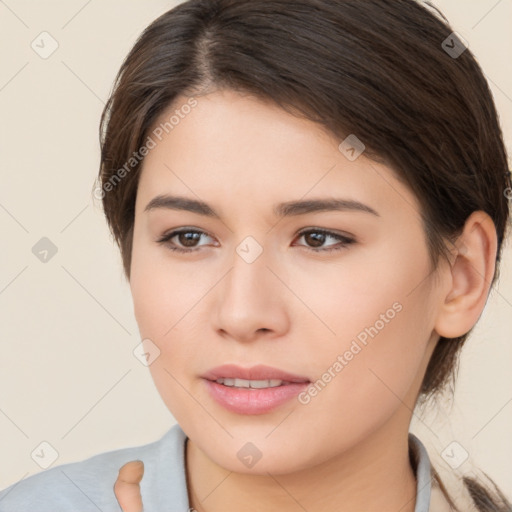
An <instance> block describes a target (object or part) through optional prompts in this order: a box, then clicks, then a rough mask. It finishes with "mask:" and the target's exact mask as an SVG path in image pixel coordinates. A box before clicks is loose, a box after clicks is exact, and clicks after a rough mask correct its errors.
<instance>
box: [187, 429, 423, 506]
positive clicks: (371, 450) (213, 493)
mask: <svg viewBox="0 0 512 512" xmlns="http://www.w3.org/2000/svg"><path fill="white" fill-rule="evenodd" d="M391 423H393V424H389V425H386V426H385V427H384V428H382V429H380V430H378V431H376V432H374V433H372V434H371V435H369V436H367V437H366V438H364V439H363V440H362V441H360V442H359V443H357V444H356V445H354V446H353V447H352V448H351V449H350V450H349V451H347V452H344V453H342V454H339V455H337V456H335V457H333V458H331V459H329V460H327V461H325V462H324V463H322V464H320V465H317V466H315V467H311V468H307V469H305V470H301V471H297V472H294V473H288V474H279V475H271V474H267V475H250V474H241V473H234V472H231V471H228V470H226V469H224V468H222V467H220V466H218V465H217V464H216V463H215V462H214V461H212V460H211V459H210V458H209V457H208V456H207V455H206V454H205V453H204V452H203V451H201V450H200V449H199V448H198V447H197V446H196V445H195V444H194V443H193V442H192V441H191V440H190V439H188V440H187V445H186V460H187V481H188V487H189V489H188V490H189V502H190V506H191V507H193V508H194V509H195V510H196V511H197V512H220V511H225V510H237V509H240V510H246V511H249V512H252V511H259V510H265V511H267V512H278V511H279V512H292V511H293V512H296V511H300V510H307V511H308V512H317V511H318V512H320V511H322V512H331V511H332V512H334V511H336V512H345V511H346V512H353V511H360V510H364V511H365V512H373V511H375V512H377V511H379V512H386V511H389V512H391V511H392V512H396V511H398V510H399V511H400V512H414V508H415V501H416V478H415V475H414V471H413V468H412V467H411V463H410V459H409V445H408V430H407V429H405V428H402V429H400V430H398V429H397V428H396V424H394V422H391ZM402 424H403V423H402Z"/></svg>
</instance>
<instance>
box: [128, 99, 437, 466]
mask: <svg viewBox="0 0 512 512" xmlns="http://www.w3.org/2000/svg"><path fill="white" fill-rule="evenodd" d="M196 102H197V103H196ZM187 104H188V105H189V107H183V105H187ZM190 105H195V106H192V107H190ZM176 110H177V111H178V112H177V113H176V112H175V111H176ZM173 114H174V116H175V117H174V118H173V120H172V121H171V122H170V123H169V124H167V126H166V129H162V127H160V129H157V130H156V131H154V132H153V135H151V137H152V139H153V141H154V142H155V143H156V146H155V147H153V148H152V149H151V150H150V152H149V154H148V155H147V156H146V158H145V161H144V166H143V170H142V174H141V177H140V182H139V185H138V194H137V201H136V213H135V227H134V239H133V253H132V266H131V281H130V284H131V290H132V294H133V301H134V312H135V316H136V319H137V322H138V325H139V329H140V334H141V337H142V339H146V341H145V342H144V343H145V344H146V348H147V349H148V351H149V352H150V353H152V354H153V355H152V356H150V362H151V361H152V362H151V364H150V366H149V367H150V371H151V374H152V377H153V379H154V381H155V384H156V387H157V389H158V391H159V393H160V395H161V397H162V399H163V401H164V402H165V404H166V405H167V407H168V408H169V410H170V411H171V413H172V414H173V415H174V417H175V418H176V420H177V421H178V423H179V424H180V425H181V427H182V428H183V430H184V431H185V433H186V434H187V436H188V437H189V438H190V439H191V441H192V442H193V443H194V444H195V445H196V446H197V447H199V448H200V449H201V450H202V451H203V452H204V454H206V455H207V456H208V457H209V458H210V459H211V460H213V461H214V462H215V463H217V464H219V465H221V466H223V467H225V468H226V469H228V470H231V471H238V472H253V473H260V474H264V473H265V472H267V471H269V472H273V473H274V474H279V473H286V472H291V471H294V470H298V469H301V468H307V467H311V466H313V465H315V464H319V463H321V462H325V461H327V460H328V459H330V458H331V457H333V456H336V455H338V454H343V453H348V450H349V449H350V448H352V447H354V446H355V445H356V444H357V443H359V442H361V441H362V440H365V439H369V438H371V436H372V435H373V434H375V435H377V434H378V433H381V435H384V433H385V432H386V431H389V432H395V433H396V432H397V431H399V432H400V435H405V433H406V432H407V429H408V425H409V421H410V416H411V410H412V409H413V407H414V403H415V400H416V396H417V392H418V389H419V386H420V383H421V379H422V377H423V373H424V371H425V368H426V365H427V363H428V359H429V357H430V355H431V353H432V350H433V348H434V346H435V342H436V340H437V335H436V333H435V330H434V329H435V323H436V316H437V312H438V311H439V308H440V304H441V296H442V293H441V291H442V290H441V285H442V281H440V280H434V275H433V273H432V271H431V266H430V260H429V256H428V251H427V246H426V241H425V237H424V232H423V227H422V223H421V216H420V214H419V211H420V208H419V205H418V202H417V200H416V198H415V197H414V195H413V194H412V193H411V192H410V191H409V190H408V189H407V188H405V186H404V185H403V184H402V183H401V182H399V181H398V180H397V179H396V178H395V177H394V175H393V173H392V172H391V170H390V169H389V168H387V167H385V166H384V165H379V164H377V163H375V162H373V161H371V160H369V159H367V158H366V157H365V154H364V152H363V153H362V154H360V155H359V156H358V153H359V151H360V150H361V149H362V148H361V147H360V146H359V145H358V144H359V143H358V142H357V140H356V143H354V139H353V137H351V138H349V139H348V141H346V142H345V143H344V144H342V145H341V149H340V147H339V146H340V143H342V142H343V141H342V140H338V139H336V138H334V137H333V136H332V135H328V134H327V133H326V132H325V131H324V130H322V129H321V128H320V127H319V126H318V125H316V124H314V123H312V122H310V121H307V120H304V119H299V118H297V117H294V116H292V115H290V114H288V113H286V112H284V111H283V110H281V109H279V108H278V107H276V106H273V105H270V104H268V103H264V102H262V101H261V100H258V99H255V98H253V97H250V96H247V95H245V96H243V95H240V94H239V93H236V92H232V91H224V92H215V93H211V94H209V95H207V96H203V97H199V98H197V99H196V100H195V101H189V102H188V103H187V98H180V99H179V100H178V101H177V102H176V103H175V104H174V105H173V107H172V109H168V110H167V111H166V113H165V115H163V116H162V117H161V119H159V121H158V123H157V125H158V124H159V123H160V122H162V123H165V122H166V121H169V119H170V117H171V116H172V115H173ZM157 125H155V128H158V126H157ZM155 134H157V135H158V136H155ZM355 135H356V136H357V134H355ZM159 139H161V140H159ZM362 142H363V143H364V141H362ZM354 144H355V145H354ZM151 145H153V144H151ZM351 148H352V149H351ZM157 197H160V199H159V200H157V201H154V199H155V198H157ZM171 198H175V199H176V198H180V201H176V200H171ZM323 201H325V202H334V201H339V202H338V203H337V205H334V206H333V204H331V205H329V204H328V205H327V206H325V207H319V204H320V203H319V202H323ZM203 203H204V204H203ZM295 203H296V204H295ZM206 205H207V206H206ZM178 230H179V231H181V232H182V234H176V233H173V232H174V231H178ZM169 234H170V235H171V236H170V237H167V238H168V240H167V241H166V242H159V240H161V239H162V238H164V237H165V235H169ZM172 248H176V249H181V250H182V251H187V252H179V251H178V250H176V251H173V250H172ZM148 340H150V341H148ZM156 347H157V348H158V350H159V355H158V357H156V359H154V360H153V358H154V357H155V354H158V350H157V349H156ZM227 364H229V365H235V366H236V367H239V368H241V370H240V369H239V370H237V369H236V368H235V369H234V371H233V372H232V373H226V371H224V370H222V369H220V370H218V371H216V370H215V369H216V368H218V367H219V366H222V365H227ZM261 365H264V366H267V367H271V368H273V370H268V372H267V373H265V372H261V371H260V372H258V371H256V370H258V369H254V367H256V366H261ZM260 369H261V368H260ZM232 370H233V369H232ZM243 370H247V372H245V373H244V371H243ZM253 370H254V371H253ZM280 372H281V373H280ZM283 372H286V373H287V374H292V376H294V377H295V379H292V377H291V376H284V375H282V373H283ZM219 376H220V377H219ZM222 376H224V377H225V378H228V379H231V378H237V377H238V378H241V379H243V380H242V381H238V380H236V381H233V380H228V381H224V384H222V383H218V382H213V381H214V380H216V379H217V377H219V378H221V377H222ZM287 379H288V380H287ZM292 380H297V381H302V382H296V383H294V384H290V382H291V381H292ZM248 381H249V382H248ZM221 382H222V381H221ZM226 384H227V385H226ZM230 384H235V387H232V386H230ZM248 385H249V386H254V387H258V388H262V389H259V390H257V389H249V388H247V387H246V386H248ZM390 435H391V434H390ZM258 459H259V460H258ZM251 461H252V462H251ZM254 461H256V462H254ZM252 466H254V468H253V469H252Z"/></svg>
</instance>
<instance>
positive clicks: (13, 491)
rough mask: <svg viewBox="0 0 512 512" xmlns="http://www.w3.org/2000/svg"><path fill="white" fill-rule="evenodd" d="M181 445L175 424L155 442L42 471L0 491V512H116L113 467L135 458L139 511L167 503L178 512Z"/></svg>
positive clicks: (183, 502)
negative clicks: (140, 473)
mask: <svg viewBox="0 0 512 512" xmlns="http://www.w3.org/2000/svg"><path fill="white" fill-rule="evenodd" d="M185 440H186V436H185V434H184V432H183V431H182V430H181V428H180V427H179V425H177V424H176V425H173V426H172V427H171V428H170V429H169V430H168V431H167V432H166V433H165V434H164V435H163V436H162V437H161V438H160V439H159V440H158V441H154V442H152V443H149V444H146V445H142V446H135V447H129V448H122V449H118V450H113V451H109V452H105V453H100V454H98V455H94V456H93V457H90V458H88V459H85V460H83V461H79V462H72V463H68V464H62V465H60V466H56V467H54V468H51V469H47V470H45V471H42V472H40V473H37V474H36V475H33V476H31V477H29V478H27V479H25V480H20V481H19V482H16V483H14V484H12V485H10V486H9V487H7V488H6V489H4V490H2V491H0V512H35V511H37V512H50V511H51V512H71V511H76V510H80V511H81V512H88V511H94V512H98V510H102V511H103V512H109V511H116V512H118V511H120V510H121V509H120V507H119V505H118V503H117V500H116V497H115V494H114V483H115V481H116V479H117V476H118V472H119V468H120V467H121V466H122V465H123V464H125V463H126V462H128V461H130V460H136V459H138V460H142V461H143V462H144V477H143V479H142V482H141V493H142V497H143V500H144V506H145V508H144V510H145V512H151V511H152V510H155V511H157V510H164V509H166V507H167V510H171V509H169V504H173V505H174V504H175V505H176V510H180V511H181V512H183V510H187V507H188V500H187V491H186V476H185V462H184V446H185ZM164 503H165V505H164Z"/></svg>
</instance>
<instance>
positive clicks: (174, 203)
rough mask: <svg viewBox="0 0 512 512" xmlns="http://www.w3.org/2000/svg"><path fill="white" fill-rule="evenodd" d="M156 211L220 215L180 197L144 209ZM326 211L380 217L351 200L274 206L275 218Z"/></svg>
mask: <svg viewBox="0 0 512 512" xmlns="http://www.w3.org/2000/svg"><path fill="white" fill-rule="evenodd" d="M156 209H168V210H184V211H188V212H192V213H197V214H199V215H205V216H207V217H213V218H216V219H220V215H219V214H218V213H217V212H216V211H215V210H214V209H213V208H212V207H211V206H210V205H209V204H208V203H205V202H203V201H198V200H196V199H190V198H187V197H181V196H171V195H166V194H165V195H158V196H156V197H154V198H153V199H152V200H151V201H150V202H149V203H148V204H147V206H146V208H145V209H144V211H145V212H149V211H151V210H156ZM327 211H357V212H365V213H370V214H372V215H375V216H377V217H380V215H379V214H378V213H377V212H376V211H375V210H374V209H373V208H371V207H370V206H368V205H366V204H364V203H361V202H359V201H354V200H352V199H309V200H306V201H287V202H284V203H279V204H277V205H275V206H274V208H273V212H274V215H275V216H276V217H289V216H294V215H304V214H306V213H315V212H327Z"/></svg>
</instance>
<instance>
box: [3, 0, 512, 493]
mask: <svg viewBox="0 0 512 512" xmlns="http://www.w3.org/2000/svg"><path fill="white" fill-rule="evenodd" d="M175 3H178V2H172V1H163V0H150V1H148V0H146V1H144V2H142V1H136V0H129V1H128V0H103V1H101V2H100V1H99V0H89V1H85V0H66V1H64V0H60V1H57V0H54V1H37V2H36V1H27V0H5V1H0V44H1V47H2V66H1V68H0V110H1V130H2V131H1V134H0V144H1V164H0V173H1V188H0V232H1V233H2V250H1V251H0V254H1V266H0V315H1V317H0V329H1V331H0V340H1V341H0V342H1V348H2V351H1V353H2V357H1V358H0V434H1V435H0V460H1V461H2V462H1V464H0V488H4V487H6V486H7V485H9V484H11V483H13V482H15V481H17V480H19V479H22V478H24V477H27V476H29V475H32V474H35V473H37V472H39V471H41V470H42V468H41V467H40V466H39V465H38V464H36V462H35V461H34V460H33V459H32V457H31V453H32V452H33V451H34V450H35V449H36V448H38V447H40V443H41V442H43V441H46V442H47V443H49V444H50V445H51V446H53V447H54V449H55V450H56V452H57V453H58V458H57V459H56V461H55V462H54V463H53V466H55V465H58V464H62V463H66V462H71V461H77V460H82V459H84V458H86V457H89V456H92V455H94V454H97V453H100V452H104V451H107V450H113V449H117V448H122V447H126V446H132V445H139V444H145V443H148V442H151V441H154V440H156V439H158V438H159V437H160V436H161V435H162V434H163V433H164V432H165V431H166V430H167V429H168V428H169V427H170V425H171V424H173V423H174V419H173V417H172V416H171V414H170V413H169V412H168V410H167V409H166V407H165V406H164V404H163V403H162V402H161V400H160V397H159V395H158V394H157V392H156V389H155V387H154V385H153V382H152V380H151V378H150V375H149V371H148V370H147V368H146V367H145V366H143V365H142V364H141V363H140V362H139V361H138V360H137V359H136V358H135V357H134V356H133V354H132V350H133V349H134V347H135V346H136V345H137V344H138V343H139V342H140V339H139V334H138V330H137V325H136V323H135V320H134V318H133V311H132V303H131V296H130V292H129V288H128V285H127V283H125V281H124V278H123V275H122V271H121V264H120V257H119V254H118V251H117V249H116V248H115V247H114V245H113V243H112V241H111V239H110V236H109V233H108V231H107V228H106V224H105V221H104V220H103V217H102V212H101V209H100V207H99V204H98V203H96V204H95V203H93V201H92V200H91V195H90V192H91V188H92V184H93V182H94V180H95V177H96V174H97V169H98V162H99V144H98V124H99V118H100V113H101V110H102V108H103V104H104V102H105V100H106V98H107V95H108V93H109V90H110V87H111V85H112V81H113V79H114V76H115V73H116V72H117V70H118V68H119V66H120V64H121V61H122V59H123V58H124V56H125V55H126V53H127V52H128V51H129V49H130V48H131V46H132V44H133V43H134V41H135V38H136V37H137V36H138V35H139V33H140V32H141V31H142V30H143V28H144V27H145V26H146V25H147V24H149V23H150V22H151V21H152V20H153V19H155V18H156V17H157V16H158V15H160V14H161V13H163V12H165V11H166V10H168V9H169V8H171V7H172V6H173V5H175ZM434 3H435V4H436V5H437V6H439V7H440V8H441V9H442V10H443V11H444V13H445V14H446V15H447V17H448V18H449V19H450V20H451V22H452V25H453V27H454V29H455V30H456V31H457V32H459V33H460V34H461V35H462V36H463V37H464V38H465V39H466V40H467V41H468V42H469V45H470V48H471V49H472V51H473V52H474V53H475V55H476V56H477V58H478V59H479V61H480V63H481V65H482V67H483V69H484V71H485V73H486V75H487V77H488V79H489V81H490V84H491V88H492V91H493V93H494V96H495V99H496V102H497V105H498V109H499V111H500V114H501V120H502V125H503V129H504V132H505V136H506V141H507V145H508V148H509V151H511V148H512V144H511V142H512V73H511V66H510V62H511V58H512V31H511V30H510V20H511V19H512V0H501V1H496V0H476V1H473V0H472V1H463V0H458V1H457V0H437V1H436V2H434ZM42 31H47V32H49V33H50V34H51V36H52V37H53V38H54V39H55V40H56V41H57V42H58V45H59V46H58V49H57V50H56V51H55V52H54V53H53V54H52V55H51V56H50V57H48V58H47V59H43V58H41V57H40V56H39V55H38V54H37V53H36V52H35V51H34V50H33V49H32V48H31V42H32V41H33V40H36V43H37V42H38V41H40V38H39V39H38V36H39V34H40V33H41V32H42ZM46 37H47V36H46ZM39 44H40V45H41V43H39ZM49 44H50V42H49V39H46V44H45V48H46V49H48V48H50V46H49ZM42 237H47V238H49V239H50V240H51V241H52V242H53V243H54V244H55V246H56V247H57V249H58V252H57V253H56V254H55V256H53V257H52V258H51V259H49V261H48V262H46V263H42V262H41V261H40V260H39V259H37V258H36V256H35V255H34V254H33V253H32V247H33V246H34V245H35V244H36V243H37V242H38V241H39V240H40V239H41V238H42ZM504 260H505V263H506V265H505V267H504V268H503V272H502V278H501V282H500V285H499V288H498V289H497V290H496V291H494V292H493V294H492V296H491V298H490V300H489V303H488V307H487V309H486V311H485V312H484V315H483V317H482V319H481V322H480V323H479V325H478V327H477V328H476V330H475V333H474V335H473V337H472V338H471V339H470V341H469V342H468V344H467V347H466V348H465V350H464V353H463V357H462V361H461V369H460V374H459V381H458V388H457V392H456V395H455V401H454V405H453V406H452V407H451V408H450V407H449V406H448V405H447V406H446V407H445V408H444V409H439V410H437V411H431V412H430V413H429V414H426V415H423V416H420V415H419V413H418V415H417V416H415V418H414V423H413V428H412V430H413V431H414V432H416V433H417V435H418V436H419V437H420V438H421V439H422V440H423V441H424V443H425V444H426V445H427V447H428V449H429V451H430V453H431V457H432V459H434V461H435V464H437V467H439V468H442V469H444V470H446V471H449V467H448V465H447V463H446V462H445V460H444V459H443V458H441V457H440V453H441V452H442V451H443V450H444V449H445V448H446V447H447V446H448V445H449V444H450V443H451V442H452V441H456V442H457V443H459V445H460V446H459V445H457V446H456V447H455V452H453V453H455V455H456V456H460V454H461V453H463V452H461V448H463V449H464V450H466V451H467V452H468V454H469V458H468V459H467V460H466V462H464V463H463V464H462V465H461V466H460V467H459V469H458V471H461V472H464V473H470V472H471V471H472V469H471V466H472V464H476V465H477V466H478V467H479V468H481V469H483V470H484V471H486V472H487V473H488V474H490V475H491V476H493V477H494V478H495V480H496V481H497V482H498V484H499V485H501V486H502V488H503V489H504V490H505V492H506V493H507V494H508V495H509V496H512V481H511V477H510V475H511V474H512V471H511V470H512V468H511V461H512V435H510V433H511V427H512V384H511V378H510V366H511V363H512V343H511V341H510V331H511V326H512V322H511V317H512V251H511V248H510V244H509V248H508V249H507V252H506V253H505V254H504ZM43 448H44V446H43ZM38 450H39V451H37V450H36V453H41V452H40V450H41V448H38ZM457 450H458V451H457ZM45 453H46V454H48V453H51V451H50V450H49V449H46V451H45ZM34 458H35V459H36V460H37V457H36V456H34Z"/></svg>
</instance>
